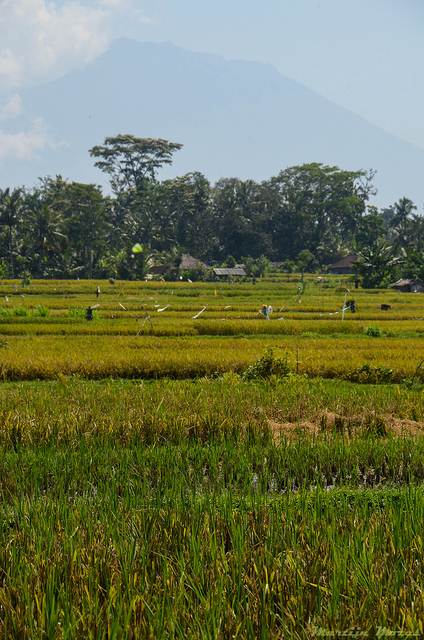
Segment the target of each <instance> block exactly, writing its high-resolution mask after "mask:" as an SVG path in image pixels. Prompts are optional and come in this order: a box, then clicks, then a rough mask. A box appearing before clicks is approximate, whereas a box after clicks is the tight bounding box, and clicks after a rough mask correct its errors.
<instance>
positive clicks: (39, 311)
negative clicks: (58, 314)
mask: <svg viewBox="0 0 424 640" xmlns="http://www.w3.org/2000/svg"><path fill="white" fill-rule="evenodd" d="M34 315H35V316H39V317H40V318H47V317H48V316H49V315H50V309H49V308H48V307H45V306H44V305H42V304H38V305H37V306H36V307H35V309H34Z"/></svg>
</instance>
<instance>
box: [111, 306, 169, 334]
mask: <svg viewBox="0 0 424 640" xmlns="http://www.w3.org/2000/svg"><path fill="white" fill-rule="evenodd" d="M118 304H119V306H120V307H121V309H123V310H124V311H126V312H127V313H129V314H130V316H131V317H132V318H135V319H136V322H138V321H139V320H140V319H143V320H144V322H143V324H142V325H141V327H140V329H139V330H138V331H137V336H138V335H139V334H140V331H141V330H142V328H143V327H144V325H145V324H146V322H147V320H148V321H149V322H150V335H151V334H152V333H153V324H152V319H151V317H150V316H149V314H148V313H147V311H146V315H145V316H137V315H136V314H135V313H131V311H129V310H128V309H126V308H125V307H124V305H123V304H121V303H120V302H118ZM161 311H163V309H161Z"/></svg>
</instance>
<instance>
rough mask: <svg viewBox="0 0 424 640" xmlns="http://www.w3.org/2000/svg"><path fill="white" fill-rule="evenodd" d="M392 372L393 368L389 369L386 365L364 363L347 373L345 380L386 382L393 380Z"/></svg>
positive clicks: (373, 382)
mask: <svg viewBox="0 0 424 640" xmlns="http://www.w3.org/2000/svg"><path fill="white" fill-rule="evenodd" d="M393 374H394V371H393V369H389V368H388V367H383V366H374V365H372V364H364V366H363V367H360V368H359V369H355V371H351V372H350V373H348V374H347V375H346V380H350V381H351V382H362V383H370V384H388V383H390V382H393Z"/></svg>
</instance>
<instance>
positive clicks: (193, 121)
mask: <svg viewBox="0 0 424 640" xmlns="http://www.w3.org/2000/svg"><path fill="white" fill-rule="evenodd" d="M20 98H21V100H22V103H21V104H22V108H23V110H22V112H21V113H18V114H17V115H16V116H15V117H14V118H13V119H8V120H7V121H4V122H3V126H2V128H3V130H4V131H6V133H7V134H9V135H10V134H12V135H13V134H15V135H16V136H18V134H20V133H21V132H23V131H32V132H33V135H34V136H37V135H39V136H40V140H41V139H42V137H43V136H44V137H45V140H46V142H45V144H44V148H41V149H40V150H38V151H36V152H34V157H32V158H28V159H20V160H18V159H12V158H9V159H7V160H3V164H2V166H1V185H0V187H1V188H5V187H7V186H11V187H13V186H18V185H23V184H25V185H26V186H27V187H31V186H33V185H34V183H35V182H36V180H37V178H38V177H43V176H46V175H52V176H54V175H56V174H61V175H62V177H64V178H67V179H69V180H75V181H78V182H95V183H98V184H103V185H107V181H106V178H105V176H104V175H103V174H102V173H101V172H100V171H99V170H98V169H96V168H95V167H94V159H92V158H90V156H89V153H88V149H90V148H91V147H92V146H94V145H96V144H102V143H103V141H104V139H105V137H108V136H114V135H116V134H118V133H130V134H133V135H135V136H139V137H146V138H147V137H149V138H165V139H167V140H170V141H172V142H180V143H182V144H183V145H184V147H183V149H182V150H181V151H178V152H177V153H176V154H175V156H174V162H173V165H172V166H171V167H167V168H165V169H164V170H162V171H161V172H160V174H159V176H158V177H159V178H160V179H164V178H167V177H172V176H176V175H182V174H184V173H187V172H189V171H200V172H202V173H204V174H205V176H206V177H207V178H208V179H209V180H211V181H212V182H214V181H216V180H218V179H219V178H221V177H238V178H241V179H247V178H252V179H253V180H257V181H260V180H264V179H267V178H269V177H271V176H273V175H277V174H278V173H279V171H281V170H282V169H285V168H286V167H287V166H292V165H296V164H303V163H309V162H322V163H324V164H328V165H331V166H333V165H337V166H339V167H340V168H342V169H348V170H357V169H370V168H372V169H375V170H376V171H377V174H376V176H375V178H374V184H375V186H376V187H377V189H378V195H377V196H376V197H375V198H372V199H371V201H370V203H371V204H376V205H378V206H381V207H383V206H389V205H390V204H393V203H394V202H395V201H397V200H398V199H399V198H401V197H404V196H406V197H408V198H411V199H412V200H413V201H414V202H415V204H416V205H417V206H418V211H421V209H422V205H423V202H424V185H423V176H424V150H423V149H421V148H420V147H417V146H414V145H413V144H410V143H409V142H406V141H404V140H401V139H400V138H397V137H396V136H393V135H391V134H389V133H386V132H385V131H383V130H382V129H380V128H378V127H376V126H375V125H373V124H371V123H369V122H367V121H366V120H364V119H363V118H361V117H359V116H357V115H355V114H354V113H352V112H350V111H348V110H346V109H343V108H341V107H339V106H337V105H335V104H334V103H332V102H329V101H328V100H326V99H325V98H323V97H322V96H320V95H319V94H317V93H315V92H313V91H311V90H309V89H307V88H306V87H304V86H302V85H300V84H298V83H297V82H294V81H292V80H290V79H288V78H286V77H284V76H282V75H281V74H280V73H278V72H277V71H276V70H275V69H274V68H273V67H272V66H270V65H267V64H263V63H257V62H245V61H239V60H231V61H227V60H225V59H224V58H221V57H219V56H216V55H208V54H201V53H194V52H188V51H185V50H184V49H181V48H179V47H176V46H174V45H172V44H171V43H169V42H167V43H163V44H154V43H140V42H137V41H133V40H127V39H124V38H122V39H120V40H117V41H115V43H114V44H113V45H112V46H111V47H110V49H109V50H108V51H107V52H106V53H105V54H103V55H102V56H100V57H99V58H98V59H97V60H96V61H95V62H94V63H92V64H90V65H89V66H87V67H86V68H84V69H83V70H81V71H77V72H72V73H69V74H67V75H66V76H64V77H62V78H60V79H58V80H55V81H54V82H50V83H48V84H44V85H39V86H37V87H34V88H31V89H28V90H26V91H24V92H20ZM40 118H42V120H40ZM15 139H18V138H15ZM22 144H25V137H24V136H23V139H22ZM39 146H40V147H41V143H40V144H39ZM28 155H29V154H28ZM35 156H37V157H35Z"/></svg>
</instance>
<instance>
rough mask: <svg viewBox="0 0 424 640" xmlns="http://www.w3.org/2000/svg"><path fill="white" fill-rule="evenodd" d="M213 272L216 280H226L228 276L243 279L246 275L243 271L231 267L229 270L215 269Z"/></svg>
mask: <svg viewBox="0 0 424 640" xmlns="http://www.w3.org/2000/svg"><path fill="white" fill-rule="evenodd" d="M213 272H214V274H215V275H216V276H218V278H227V277H228V276H231V277H238V278H244V276H245V275H246V272H245V270H244V269H241V268H237V267H233V268H231V269H230V268H227V267H225V268H224V267H217V268H216V269H214V270H213Z"/></svg>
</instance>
